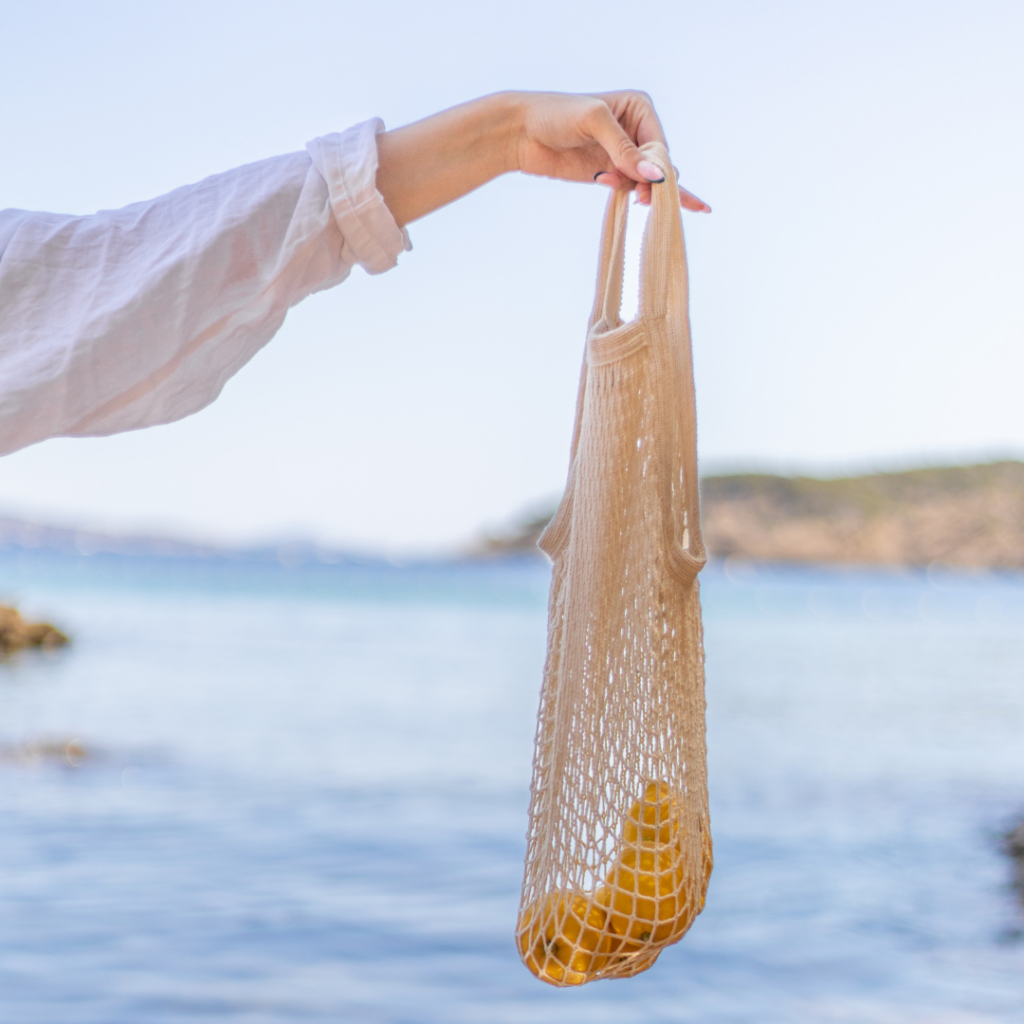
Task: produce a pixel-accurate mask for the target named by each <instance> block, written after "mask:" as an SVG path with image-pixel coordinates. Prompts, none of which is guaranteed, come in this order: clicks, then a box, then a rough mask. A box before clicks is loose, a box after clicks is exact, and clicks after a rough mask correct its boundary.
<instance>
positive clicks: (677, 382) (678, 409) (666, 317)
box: [639, 142, 707, 579]
mask: <svg viewBox="0 0 1024 1024" xmlns="http://www.w3.org/2000/svg"><path fill="white" fill-rule="evenodd" d="M641 149H642V150H643V152H644V154H645V155H646V156H647V157H648V159H650V160H651V162H652V163H654V164H656V165H657V166H658V167H660V168H661V170H662V172H663V173H664V175H665V180H664V182H662V183H660V184H656V185H652V186H651V213H650V216H649V217H648V218H647V227H646V230H645V231H644V240H643V249H642V250H641V255H640V304H639V305H640V316H641V317H642V318H643V319H644V320H645V321H646V326H647V330H648V334H649V337H650V340H651V342H652V343H653V342H655V339H662V342H663V344H662V345H661V346H657V347H658V348H660V349H663V351H655V352H654V353H653V355H654V358H655V359H656V360H657V362H658V364H660V367H661V372H660V373H659V374H658V377H659V382H660V384H659V397H660V400H661V402H662V403H663V404H662V406H661V408H662V410H663V414H665V418H666V419H668V417H669V416H670V415H673V414H674V415H675V416H678V417H679V423H680V427H681V430H682V437H681V438H680V443H681V448H682V451H681V453H680V455H681V459H682V467H681V468H682V471H683V487H684V504H683V508H684V512H685V522H684V524H683V536H682V537H679V538H678V539H677V538H676V537H675V536H673V537H672V538H670V539H671V541H672V543H671V545H670V551H671V552H672V554H671V558H672V562H673V566H674V568H675V569H676V571H677V572H678V573H679V574H680V575H682V576H683V577H686V578H689V579H693V578H694V577H696V575H697V573H698V572H700V570H701V569H702V568H703V567H704V564H705V562H707V553H706V551H705V549H704V539H703V537H702V536H701V532H700V494H699V482H698V477H697V397H696V393H695V390H694V385H693V353H692V350H691V345H690V313H689V279H688V274H687V267H686V245H685V242H684V239H683V218H682V215H681V213H680V211H679V187H678V184H677V182H676V174H675V169H674V168H673V166H672V161H671V160H670V159H669V155H668V150H667V149H666V148H665V147H664V146H663V145H662V144H661V143H659V142H650V143H647V144H646V145H644V146H642V147H641ZM673 341H676V342H677V343H676V344H673ZM671 440H672V439H671V438H670V437H668V436H664V437H663V447H662V464H663V465H664V466H665V467H666V468H667V469H668V470H669V471H668V472H666V473H664V474H663V486H662V494H661V501H662V508H663V511H664V514H665V522H667V523H673V533H674V532H675V529H674V521H673V517H672V484H673V481H672V475H673V474H672V471H671V467H672V466H673V464H674V461H675V459H674V453H673V452H672V448H671Z"/></svg>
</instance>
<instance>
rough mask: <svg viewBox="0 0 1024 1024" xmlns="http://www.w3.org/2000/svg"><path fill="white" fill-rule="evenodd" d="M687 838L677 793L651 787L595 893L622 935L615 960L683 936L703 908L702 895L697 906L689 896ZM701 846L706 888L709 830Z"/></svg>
mask: <svg viewBox="0 0 1024 1024" xmlns="http://www.w3.org/2000/svg"><path fill="white" fill-rule="evenodd" d="M685 835H686V830H685V829H684V828H683V826H682V823H681V821H680V806H679V801H678V800H677V799H676V797H675V795H674V794H673V792H672V790H671V789H670V788H669V786H668V785H667V783H664V782H651V783H648V785H647V787H646V788H645V790H644V795H643V798H642V799H641V800H637V801H636V802H635V803H634V804H633V806H632V807H631V808H630V809H629V813H628V814H627V815H626V821H625V824H624V826H623V831H622V838H623V844H622V847H621V848H620V850H619V853H618V856H617V857H616V859H615V863H614V865H613V867H612V869H611V871H610V872H609V873H608V876H607V877H606V879H605V884H604V885H603V886H601V888H600V889H598V891H597V894H596V899H597V903H598V904H599V905H600V906H603V907H605V908H607V911H608V921H607V924H608V927H609V929H610V930H611V931H612V932H613V933H614V934H615V935H618V936H621V937H622V941H621V942H620V944H619V947H618V950H617V953H618V954H619V956H618V957H617V958H616V959H619V958H621V957H622V956H623V955H624V954H627V953H636V952H638V951H640V950H642V949H643V948H644V947H645V945H646V944H647V943H651V942H654V943H663V942H673V941H675V940H677V939H679V938H681V937H682V935H683V934H684V933H685V932H686V930H687V929H688V928H689V927H690V925H691V924H692V923H693V919H694V918H695V917H696V916H697V914H698V913H699V912H700V910H701V909H702V908H703V906H704V894H703V891H702V892H701V896H700V902H699V904H698V905H695V903H694V901H693V900H691V898H690V896H689V894H688V893H687V892H686V869H685V860H684V856H683V845H682V843H683V839H684V838H685ZM701 845H702V862H703V863H702V869H703V872H702V873H703V876H704V882H705V884H704V886H703V887H702V889H703V888H706V884H707V879H708V877H709V876H710V873H711V844H710V837H709V835H708V832H707V830H706V829H705V830H702V832H701Z"/></svg>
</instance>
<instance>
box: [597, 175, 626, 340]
mask: <svg viewBox="0 0 1024 1024" xmlns="http://www.w3.org/2000/svg"><path fill="white" fill-rule="evenodd" d="M629 196H630V193H629V192H628V191H626V190H625V189H621V188H617V189H615V191H614V192H612V195H611V198H610V199H609V200H608V205H607V207H606V208H605V213H604V227H603V228H602V231H601V257H600V260H599V262H598V267H597V290H596V291H595V293H594V308H593V310H592V312H591V314H590V325H589V327H590V329H591V330H592V329H593V328H594V327H595V326H596V325H597V324H599V323H601V322H602V321H604V324H605V327H606V328H609V329H610V328H614V327H618V326H619V324H621V323H622V318H621V316H620V310H621V309H622V276H623V273H624V270H625V263H626V257H625V254H626V225H627V223H628V220H629Z"/></svg>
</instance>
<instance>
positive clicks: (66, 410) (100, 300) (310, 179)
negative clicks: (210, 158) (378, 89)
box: [0, 92, 707, 455]
mask: <svg viewBox="0 0 1024 1024" xmlns="http://www.w3.org/2000/svg"><path fill="white" fill-rule="evenodd" d="M382 129H383V125H382V124H381V123H380V122H379V121H372V122H366V123H365V124H363V125H358V126H356V127H355V128H350V129H349V130H348V131H346V132H344V133H341V134H336V135H328V136H325V137H323V138H320V139H316V140H314V141H313V142H311V143H310V144H309V145H308V146H307V147H306V149H307V152H306V153H292V154H289V155H287V156H282V157H274V158H271V159H269V160H264V161H261V162H259V163H256V164H250V165H249V166H247V167H240V168H237V169H236V170H233V171H228V172H227V173H225V174H219V175H215V176H214V177H212V178H208V179H206V180H205V181H202V182H199V183H198V184H196V185H190V186H186V187H184V188H181V189H178V190H176V191H175V192H172V193H170V194H169V195H166V196H161V197H160V198H158V199H154V200H151V201H149V202H145V203H136V204H134V205H132V206H128V207H125V208H124V209H122V210H107V211H101V212H100V213H97V214H94V215H93V216H89V217H73V216H63V215H56V214H47V213H27V212H25V211H20V210H6V211H0V455H2V454H5V453H7V452H12V451H16V450H17V449H19V448H23V447H25V446H26V445H29V444H34V443H35V442H37V441H42V440H44V439H46V438H48V437H60V436H74V437H86V436H97V435H105V434H112V433H116V432H118V431H123V430H135V429H138V428H140V427H147V426H152V425H155V424H159V423H170V422H173V421H174V420H178V419H181V418H182V417H184V416H188V415H190V414H192V413H194V412H198V411H199V410H200V409H202V408H204V407H205V406H206V405H208V404H209V403H210V402H212V401H213V400H214V399H215V398H216V397H217V396H218V395H219V394H220V391H221V389H222V388H223V386H224V384H225V383H226V382H227V380H228V379H229V378H230V377H231V376H233V375H234V374H235V373H237V372H238V370H240V369H241V368H242V366H244V365H245V364H246V363H247V362H248V361H249V360H250V359H251V358H252V357H253V356H254V355H255V354H256V352H258V351H259V349H260V348H261V347H262V346H263V345H265V344H266V343H267V342H268V341H269V340H270V339H271V338H272V337H273V336H274V334H275V333H276V332H277V330H278V329H279V328H280V326H281V324H282V323H283V322H284V318H285V315H286V314H287V312H288V310H289V309H290V308H291V306H293V305H295V304H296V303H297V302H300V301H301V300H302V299H304V298H305V297H306V296H307V295H310V294H311V293H313V292H315V291H318V290H321V289H323V288H328V287H331V286H333V285H336V284H338V283H339V282H340V281H342V280H344V279H345V277H346V276H347V275H348V273H349V271H350V270H351V268H352V267H353V266H354V265H355V264H357V263H358V264H360V265H362V266H363V267H364V268H365V269H366V270H367V271H368V272H370V273H380V272H382V271H384V270H387V269H389V268H390V267H392V266H394V264H395V262H396V260H397V258H398V255H399V253H400V252H401V251H402V250H403V249H404V248H407V247H408V239H407V237H406V235H405V233H404V227H403V226H404V225H405V224H407V223H409V222H410V221H413V220H416V219H417V218H419V217H423V216H425V215H426V214H427V213H429V212H430V211H432V210H435V209H437V208H438V207H441V206H444V205H446V204H447V203H450V202H452V201H453V200H455V199H457V198H459V197H460V196H462V195H465V194H466V193H467V192H470V191H472V190H473V189H475V188H478V187H479V186H480V185H482V184H484V183H485V182H487V181H490V180H491V179H493V178H495V177H498V176H499V175H501V174H505V173H507V172H510V171H515V170H518V171H524V172H526V173H528V174H539V175H545V176H548V177H554V178H563V179H567V180H570V181H585V182H591V181H594V180H597V181H600V182H601V183H602V184H606V185H609V186H612V187H618V186H620V185H624V184H626V183H631V184H632V185H633V186H634V187H635V188H636V191H637V196H638V198H639V200H640V201H641V202H644V201H649V199H650V189H651V184H650V183H651V181H653V180H655V178H656V176H660V171H658V169H657V168H656V167H654V165H653V164H649V163H647V164H645V161H644V160H643V158H642V154H641V153H640V151H639V150H638V149H637V146H638V145H642V144H643V143H644V142H647V141H650V140H654V139H657V140H662V139H663V136H662V131H661V125H660V124H659V122H658V119H657V116H656V114H655V112H654V108H653V107H652V106H651V102H650V99H649V98H648V97H647V96H646V95H644V94H643V93H637V92H627V93H609V94H606V95H601V96H574V95H567V94H560V93H500V94H497V95H495V96H488V97H484V98H483V99H479V100H474V101H472V102H470V103H466V104H463V105H462V106H458V107H454V108H452V109H451V110H446V111H443V112H442V113H440V114H436V115H434V116H433V117H429V118H426V119H425V120H423V121H418V122H416V123H415V124H411V125H408V126H406V127H404V128H399V129H398V130H397V131H393V132H385V133H384V134H379V133H380V132H381V131H382ZM680 200H681V202H682V203H683V205H684V206H686V207H687V208H689V209H692V210H702V209H707V207H706V206H705V205H704V204H703V203H702V202H701V201H700V200H699V199H696V198H695V197H694V196H692V195H690V193H688V192H685V191H684V190H681V191H680Z"/></svg>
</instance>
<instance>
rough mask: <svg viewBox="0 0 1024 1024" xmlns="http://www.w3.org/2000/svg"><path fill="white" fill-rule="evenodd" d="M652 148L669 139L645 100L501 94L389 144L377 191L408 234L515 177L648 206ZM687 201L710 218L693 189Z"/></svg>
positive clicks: (390, 138) (389, 137)
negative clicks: (580, 186) (585, 186)
mask: <svg viewBox="0 0 1024 1024" xmlns="http://www.w3.org/2000/svg"><path fill="white" fill-rule="evenodd" d="M651 141H658V142H664V141H665V138H664V135H663V133H662V130H661V124H660V123H659V121H658V117H657V114H656V113H655V111H654V107H653V105H652V104H651V100H650V97H649V96H647V95H646V94H645V93H641V92H618V93H606V94H601V95H596V96H580V95H572V94H566V93H516V92H507V93H497V94H495V95H493V96H485V97H483V98H482V99H478V100H472V101H471V102H469V103H463V104H462V105H460V106H458V107H452V108H451V109H450V110H444V111H442V112H441V113H439V114H434V115H433V116H432V117H428V118H425V119H424V120H422V121H417V122H416V123H415V124H410V125H406V126H405V127H404V128H399V129H397V130H396V131H390V132H385V133H384V134H383V135H381V136H380V138H379V139H378V143H377V145H378V151H379V153H380V167H379V169H378V171H377V188H378V189H379V190H380V192H381V194H382V195H383V196H384V201H385V202H386V203H387V205H388V208H389V209H390V210H391V212H392V213H393V214H394V216H395V220H396V221H397V222H398V223H399V224H403V225H404V224H408V223H410V222H411V221H414V220H418V219H419V218H420V217H423V216H425V215H426V214H428V213H430V212H431V211H432V210H436V209H437V208H438V207H441V206H445V205H447V204H448V203H450V202H453V201H454V200H456V199H458V198H460V197H461V196H464V195H466V194H467V193H468V192H472V191H473V190H474V189H476V188H479V187H480V186H481V185H483V184H485V183H486V182H488V181H491V180H492V179H493V178H496V177H498V176H499V175H501V174H506V173H508V172H509V171H524V172H525V173H527V174H539V175H543V176H545V177H549V178H562V179H565V180H568V181H585V182H589V181H594V180H597V181H599V182H600V183H601V184H603V185H609V186H611V187H613V188H615V187H618V186H620V185H623V184H626V183H627V182H629V183H631V184H632V185H633V186H634V187H635V188H636V190H637V196H638V199H639V201H640V202H650V183H651V182H656V181H658V180H660V178H661V173H660V172H659V171H658V169H657V167H655V166H654V165H653V164H651V163H649V162H647V161H645V160H644V159H643V155H642V154H641V153H640V151H639V149H638V148H637V147H638V146H640V145H643V143H645V142H651ZM679 199H680V202H681V203H682V205H683V206H684V207H686V208H687V209H689V210H695V211H700V212H710V207H708V206H707V204H705V203H703V202H702V201H701V200H699V199H698V198H697V197H696V196H694V195H692V194H691V193H690V192H687V191H686V190H685V189H680V190H679Z"/></svg>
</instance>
